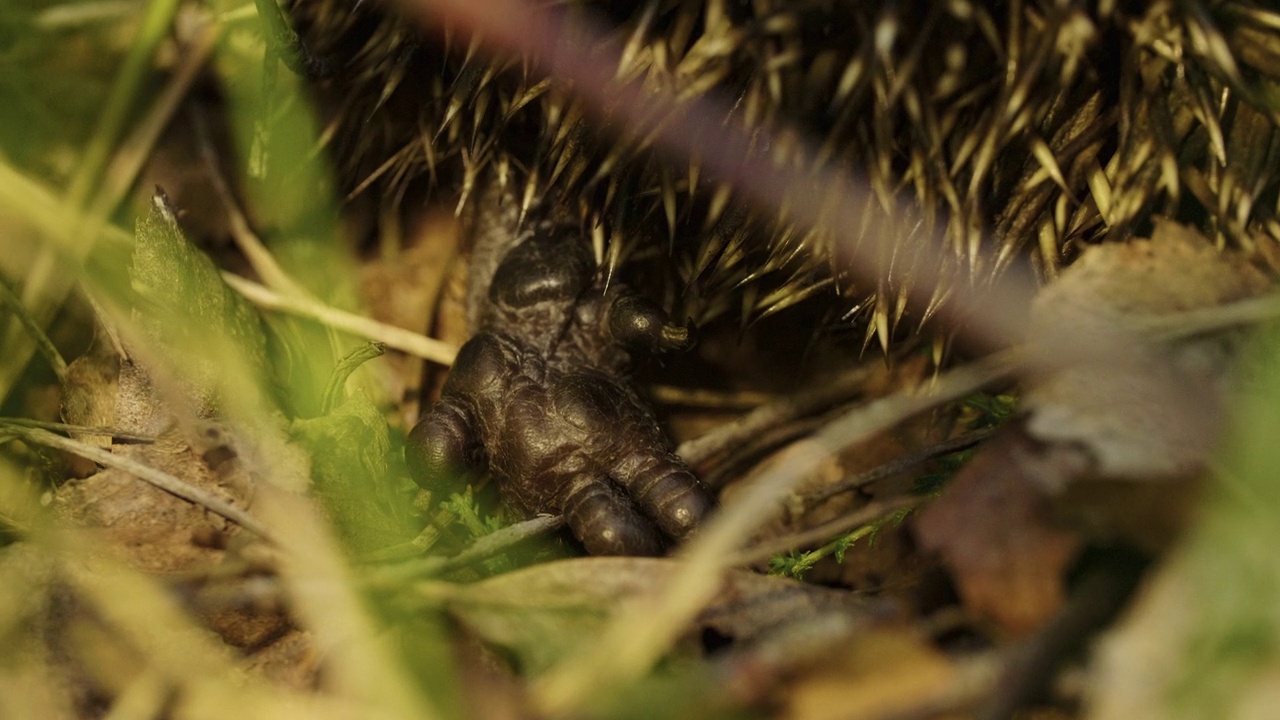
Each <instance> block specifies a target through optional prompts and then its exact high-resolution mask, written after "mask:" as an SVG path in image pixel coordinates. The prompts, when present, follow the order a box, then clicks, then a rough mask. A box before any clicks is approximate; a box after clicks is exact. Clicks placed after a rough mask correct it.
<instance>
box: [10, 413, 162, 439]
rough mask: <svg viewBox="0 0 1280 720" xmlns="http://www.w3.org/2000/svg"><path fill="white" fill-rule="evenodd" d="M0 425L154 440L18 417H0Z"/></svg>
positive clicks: (134, 435) (150, 437) (104, 429)
mask: <svg viewBox="0 0 1280 720" xmlns="http://www.w3.org/2000/svg"><path fill="white" fill-rule="evenodd" d="M0 425H18V426H21V427H31V428H40V429H41V430H51V431H53V432H63V433H78V434H80V435H102V436H105V437H110V438H111V439H112V440H119V441H121V442H133V443H153V442H155V441H156V439H155V438H154V437H152V436H150V435H138V434H136V433H127V432H123V431H121V430H117V429H115V428H109V427H89V426H86V425H69V424H67V423H59V422H44V421H43V420H31V419H29V418H18V417H0Z"/></svg>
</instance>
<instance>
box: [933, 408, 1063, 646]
mask: <svg viewBox="0 0 1280 720" xmlns="http://www.w3.org/2000/svg"><path fill="white" fill-rule="evenodd" d="M1083 461H1084V458H1082V457H1081V456H1080V455H1079V454H1078V453H1077V452H1076V451H1075V450H1074V449H1072V448H1069V447H1064V448H1054V447H1047V446H1044V445H1040V444H1039V443H1036V442H1034V441H1032V440H1030V439H1028V438H1027V437H1026V436H1025V435H1024V434H1023V433H1022V432H1021V431H1020V429H1019V428H1011V429H1008V430H1007V431H1006V432H1005V433H1003V434H1001V435H1000V436H999V437H997V438H995V439H993V440H991V441H990V443H988V445H987V446H986V447H985V448H984V449H983V451H982V452H980V453H979V454H978V455H977V456H975V457H974V458H973V460H972V461H970V463H969V464H968V465H967V466H965V468H964V469H963V470H962V471H960V473H959V474H958V475H957V476H956V477H955V478H954V479H952V481H951V483H950V484H949V485H948V486H947V489H946V490H945V491H944V492H943V494H942V496H941V497H940V498H938V500H937V501H935V502H934V503H933V504H932V505H930V506H929V507H927V508H925V510H924V511H923V512H921V513H920V515H919V517H918V519H917V521H916V524H915V528H916V536H917V538H918V539H919V541H920V545H921V547H922V548H923V549H925V550H928V551H931V552H936V553H938V554H939V555H940V556H941V557H942V560H943V562H944V563H945V564H946V566H947V568H948V569H949V570H950V571H951V573H952V575H953V577H954V579H955V583H956V586H957V588H958V589H959V592H960V596H961V599H962V600H963V601H964V604H965V606H966V607H967V608H968V609H969V611H970V612H972V613H974V614H975V615H977V616H979V617H982V618H987V619H990V620H992V621H994V622H995V623H996V624H997V625H999V627H1000V628H1001V629H1003V630H1004V631H1006V632H1008V633H1010V634H1012V635H1015V636H1021V635H1026V634H1028V633H1031V632H1033V631H1035V630H1036V629H1037V628H1039V627H1040V626H1041V625H1042V624H1043V623H1044V622H1045V621H1046V620H1048V619H1049V618H1050V617H1051V616H1052V615H1053V613H1054V612H1056V611H1057V609H1058V608H1059V607H1060V606H1061V604H1062V602H1063V599H1064V597H1065V578H1064V574H1065V570H1066V568H1067V566H1068V564H1070V563H1071V561H1072V560H1073V559H1074V558H1075V555H1076V552H1077V550H1078V549H1079V547H1080V538H1079V536H1078V535H1077V534H1076V533H1074V532H1071V531H1069V530H1066V529H1064V528H1062V527H1060V526H1059V525H1058V524H1057V523H1056V522H1055V521H1054V519H1053V513H1052V508H1051V507H1050V503H1049V500H1048V498H1047V497H1045V496H1044V495H1043V494H1042V493H1041V492H1040V490H1039V489H1038V488H1037V486H1036V485H1034V484H1032V483H1031V482H1029V481H1028V478H1036V477H1059V476H1069V475H1073V474H1077V473H1078V472H1079V471H1080V470H1081V469H1082V468H1083Z"/></svg>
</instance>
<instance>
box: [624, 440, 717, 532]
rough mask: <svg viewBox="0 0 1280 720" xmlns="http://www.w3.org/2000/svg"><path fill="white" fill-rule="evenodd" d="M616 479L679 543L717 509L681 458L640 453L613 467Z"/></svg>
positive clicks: (709, 492) (657, 453) (651, 452)
mask: <svg viewBox="0 0 1280 720" xmlns="http://www.w3.org/2000/svg"><path fill="white" fill-rule="evenodd" d="M613 476H614V477H615V478H617V480H618V482H619V483H620V484H621V485H622V486H623V487H624V488H626V490H627V494H628V495H630V496H631V499H632V500H633V501H635V503H636V504H637V505H639V506H640V508H641V509H642V510H643V511H644V512H645V514H647V515H648V516H649V517H650V518H651V519H652V520H653V521H654V522H655V523H657V525H658V527H659V528H661V529H662V532H664V533H666V534H667V535H668V536H669V537H672V538H675V539H677V540H679V539H684V538H685V537H688V536H689V534H690V533H692V532H693V531H694V530H695V529H696V528H697V527H698V525H700V524H701V523H702V520H703V518H705V517H706V516H707V514H708V513H710V512H711V509H712V508H714V507H715V504H716V502H715V498H714V497H713V496H712V494H711V491H710V490H708V489H707V486H706V485H703V484H702V482H701V481H699V480H698V478H696V477H694V475H693V473H691V472H689V468H688V467H686V466H685V464H684V463H683V462H681V461H680V459H679V458H678V457H676V456H675V455H672V454H671V453H669V452H665V451H656V452H655V451H652V450H650V451H637V452H635V453H632V454H631V455H628V456H627V457H624V458H623V459H622V460H620V461H619V462H618V463H616V464H615V465H614V467H613Z"/></svg>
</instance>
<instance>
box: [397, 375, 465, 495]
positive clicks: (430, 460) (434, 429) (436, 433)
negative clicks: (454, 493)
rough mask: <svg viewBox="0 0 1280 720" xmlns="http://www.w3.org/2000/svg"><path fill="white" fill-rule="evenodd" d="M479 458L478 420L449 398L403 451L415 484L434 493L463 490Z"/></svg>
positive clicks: (428, 416)
mask: <svg viewBox="0 0 1280 720" xmlns="http://www.w3.org/2000/svg"><path fill="white" fill-rule="evenodd" d="M479 454H480V438H479V435H478V433H477V431H476V424H475V420H474V419H473V418H472V417H471V413H470V412H468V411H467V409H466V408H465V407H463V406H462V405H460V404H458V403H455V402H452V401H451V400H449V399H448V398H446V399H444V400H441V401H440V402H438V403H436V404H435V406H433V407H432V408H431V410H430V411H429V412H428V413H427V414H426V416H425V417H423V418H422V420H420V421H419V422H418V424H417V425H415V426H414V428H413V430H412V431H410V432H409V437H408V440H407V441H406V443H405V450H404V457H405V463H406V464H407V465H408V466H409V472H410V474H411V475H412V476H413V481H414V482H416V483H418V485H420V486H421V487H422V488H423V489H424V490H432V491H439V490H442V489H452V487H453V486H459V487H460V486H461V484H462V481H464V480H465V478H466V475H467V474H468V473H470V472H471V471H473V470H474V469H475V466H476V464H477V456H478V455H479Z"/></svg>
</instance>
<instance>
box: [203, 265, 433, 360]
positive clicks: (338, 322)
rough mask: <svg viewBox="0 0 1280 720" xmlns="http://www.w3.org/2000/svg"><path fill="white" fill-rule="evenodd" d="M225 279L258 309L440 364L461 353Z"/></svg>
mask: <svg viewBox="0 0 1280 720" xmlns="http://www.w3.org/2000/svg"><path fill="white" fill-rule="evenodd" d="M222 279H223V280H224V281H226V283H227V285H230V286H231V289H233V290H235V291H236V292H238V293H240V294H241V295H243V296H245V297H246V298H248V299H249V301H250V302H252V303H253V304H255V305H257V306H258V307H261V308H265V309H267V310H278V311H280V312H286V313H290V314H293V315H298V316H300V317H308V318H311V319H313V320H317V321H319V322H321V323H323V324H325V325H328V326H329V327H332V328H334V329H336V330H342V331H343V332H347V333H350V334H352V335H355V336H357V337H362V338H365V339H366V340H373V341H375V342H380V343H383V344H384V345H386V346H387V347H389V348H394V349H396V350H400V351H401V352H406V353H409V354H410V355H413V356H415V357H420V358H423V359H425V360H430V361H431V362H434V363H438V364H440V365H445V366H448V365H452V364H453V359H454V357H456V356H457V354H458V350H457V348H455V347H453V346H452V345H450V344H448V343H444V342H440V341H439V340H435V339H432V338H429V337H427V336H426V335H423V334H421V333H416V332H413V331H410V330H405V329H404V328H398V327H396V326H394V325H388V324H386V323H381V322H378V321H377V320H373V319H371V318H367V317H364V316H363V315H357V314H355V313H350V312H346V311H345V310H338V309H337V308H333V307H330V306H328V305H325V304H323V303H320V302H317V301H314V300H307V299H305V298H289V297H285V296H283V295H281V294H280V293H277V292H274V291H273V290H271V289H270V288H268V287H265V286H263V285H260V284H258V283H256V282H253V281H252V280H246V279H245V278H243V277H240V276H239V275H234V274H232V273H229V272H224V273H222Z"/></svg>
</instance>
